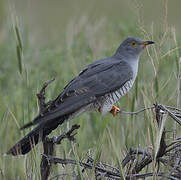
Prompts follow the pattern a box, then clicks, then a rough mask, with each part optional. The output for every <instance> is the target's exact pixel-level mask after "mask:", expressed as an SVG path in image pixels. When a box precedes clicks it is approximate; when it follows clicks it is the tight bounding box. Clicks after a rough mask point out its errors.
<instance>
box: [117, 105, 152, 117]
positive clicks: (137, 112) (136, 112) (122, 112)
mask: <svg viewBox="0 0 181 180" xmlns="http://www.w3.org/2000/svg"><path fill="white" fill-rule="evenodd" d="M154 108H155V106H151V107H148V108H143V109H140V110H138V111H135V112H126V111H119V113H121V114H135V115H136V114H139V113H141V112H143V111H145V110H149V109H154Z"/></svg>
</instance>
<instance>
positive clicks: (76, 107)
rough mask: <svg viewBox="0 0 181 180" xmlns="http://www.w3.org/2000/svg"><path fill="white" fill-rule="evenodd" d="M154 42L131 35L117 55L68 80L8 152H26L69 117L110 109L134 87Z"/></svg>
mask: <svg viewBox="0 0 181 180" xmlns="http://www.w3.org/2000/svg"><path fill="white" fill-rule="evenodd" d="M144 43H147V44H144ZM152 43H153V42H152V41H143V40H141V39H139V38H127V39H126V40H125V41H123V43H122V44H121V45H120V46H119V48H118V49H117V51H116V53H115V54H114V55H113V56H111V57H109V58H105V59H101V60H98V61H95V62H94V63H92V64H90V65H88V66H87V68H86V69H84V70H83V71H82V72H80V74H79V75H78V76H77V77H75V78H74V79H73V80H72V81H71V82H70V83H68V85H67V86H66V87H65V88H64V90H63V92H62V93H61V94H60V95H59V96H58V97H57V98H56V99H55V100H54V101H53V103H52V104H51V106H50V107H49V108H48V109H47V110H46V111H45V112H44V114H43V115H39V116H38V117H36V118H35V119H34V121H32V122H31V123H28V124H27V125H25V126H24V127H23V128H26V127H29V126H30V125H35V124H38V126H37V127H36V128H35V129H34V130H33V131H31V132H30V133H29V134H27V135H26V136H25V137H24V138H23V139H22V140H20V141H19V142H18V143H17V144H15V145H14V146H13V147H12V148H11V149H10V150H9V151H8V153H9V154H12V155H18V154H26V153H27V152H29V151H30V150H31V147H32V143H34V144H37V143H38V141H39V136H40V132H41V137H42V138H44V137H45V136H46V135H48V134H49V133H51V131H52V130H54V129H55V128H57V126H58V125H60V124H62V123H63V122H64V121H65V120H70V119H72V118H74V117H75V116H77V115H79V114H81V113H83V112H85V111H91V110H94V109H97V108H99V109H100V112H101V113H102V114H105V113H106V112H108V111H110V110H111V108H112V105H113V104H114V103H115V102H116V101H118V100H119V99H120V98H121V97H122V96H124V95H125V94H126V93H127V92H128V91H129V90H130V88H131V87H132V85H133V83H134V81H135V79H136V75H137V70H138V61H139V55H140V53H141V51H142V50H143V49H144V47H145V46H146V45H148V44H152Z"/></svg>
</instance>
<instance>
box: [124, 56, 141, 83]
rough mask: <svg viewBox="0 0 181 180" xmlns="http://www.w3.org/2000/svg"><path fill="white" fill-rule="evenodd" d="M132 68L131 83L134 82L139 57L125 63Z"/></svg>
mask: <svg viewBox="0 0 181 180" xmlns="http://www.w3.org/2000/svg"><path fill="white" fill-rule="evenodd" d="M126 62H127V63H128V64H129V65H130V66H131V68H132V71H133V81H135V79H136V76H137V73H138V63H139V57H137V58H133V59H129V60H127V61H126Z"/></svg>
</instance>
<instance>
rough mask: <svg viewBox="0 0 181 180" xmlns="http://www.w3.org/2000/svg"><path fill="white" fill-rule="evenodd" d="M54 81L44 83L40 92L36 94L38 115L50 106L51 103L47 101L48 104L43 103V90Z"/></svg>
mask: <svg viewBox="0 0 181 180" xmlns="http://www.w3.org/2000/svg"><path fill="white" fill-rule="evenodd" d="M54 80H55V78H53V79H51V80H48V81H46V82H45V83H44V84H43V87H42V88H41V90H40V92H39V93H38V94H37V98H38V105H39V114H43V113H44V111H45V110H46V109H47V107H48V106H49V105H50V104H51V101H49V102H48V103H46V102H45V99H46V97H45V90H46V88H47V87H48V85H49V84H50V83H52V82H53V81H54Z"/></svg>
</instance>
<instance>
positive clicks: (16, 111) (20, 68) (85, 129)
mask: <svg viewBox="0 0 181 180" xmlns="http://www.w3.org/2000/svg"><path fill="white" fill-rule="evenodd" d="M74 26H76V24H74ZM85 26H86V27H88V28H87V29H86V28H83V27H81V26H79V25H77V26H76V31H73V30H72V29H71V27H70V29H68V31H67V32H65V34H64V35H65V38H64V43H63V44H62V45H57V44H55V45H50V46H49V47H46V48H45V47H44V48H40V47H39V46H37V47H36V46H32V45H31V43H30V40H29V39H28V30H27V29H26V27H25V29H21V28H20V27H18V24H17V26H16V28H15V32H14V29H13V27H12V26H11V25H10V26H9V27H6V28H7V29H6V33H5V35H4V36H5V37H4V39H5V40H4V41H3V43H2V44H1V45H0V64H1V66H0V100H1V103H0V170H1V171H0V172H2V173H1V174H0V177H2V178H3V179H18V178H19V179H28V177H30V179H39V178H40V169H39V164H40V158H41V155H40V154H41V153H42V147H41V143H40V144H39V145H38V146H37V148H36V149H34V150H33V151H32V152H31V153H29V154H28V155H27V156H21V157H16V158H12V157H11V156H3V154H4V153H6V151H7V150H8V149H9V148H10V147H11V146H12V145H13V144H14V143H15V142H16V141H17V140H19V139H20V138H21V137H23V136H24V135H25V134H26V133H27V132H29V131H30V129H28V130H25V131H19V127H20V126H22V125H23V124H24V123H27V122H29V121H31V120H32V119H33V118H34V117H35V116H36V115H37V113H38V109H37V99H36V93H37V92H38V91H39V90H40V88H41V86H42V84H43V83H44V82H45V81H46V80H49V79H52V77H55V78H56V80H55V81H54V82H53V83H52V84H51V85H50V86H49V87H48V89H47V94H46V95H47V99H52V98H55V97H56V96H57V95H58V94H59V93H60V92H61V90H62V89H63V87H64V86H65V85H66V84H67V83H68V82H69V81H70V80H71V79H72V78H73V77H74V76H75V75H77V74H78V72H79V71H80V70H81V69H83V68H84V67H85V66H86V64H89V63H91V62H93V61H94V60H96V59H100V58H104V57H107V56H111V55H112V54H113V53H114V51H115V50H116V48H117V47H118V45H119V44H120V42H121V41H122V40H123V39H124V38H126V37H127V36H129V35H132V36H139V37H142V38H144V39H147V40H154V41H155V42H156V43H155V45H154V46H152V47H149V48H148V49H147V50H145V52H144V53H143V54H142V56H141V59H140V64H139V73H138V77H137V82H136V83H135V85H134V87H133V88H132V90H131V92H130V93H129V94H127V95H126V96H125V97H123V98H122V99H121V100H120V101H119V103H118V105H119V106H120V107H121V109H123V110H124V111H135V110H137V109H140V108H142V107H149V106H151V105H152V104H153V103H155V102H159V103H162V104H166V105H173V106H176V105H178V106H180V103H178V98H177V92H178V94H179V93H180V92H179V91H177V89H178V88H177V83H178V79H177V75H180V62H179V54H180V44H181V37H179V36H178V37H177V36H176V35H175V32H174V30H173V29H172V28H170V27H169V26H164V27H162V26H161V27H160V32H157V33H154V32H153V31H152V29H153V30H154V26H153V28H151V27H144V26H142V28H137V29H136V31H135V26H136V22H135V23H133V24H126V22H125V24H123V25H122V26H118V25H117V26H115V25H113V24H111V23H108V22H107V23H103V22H100V24H99V23H98V24H94V26H92V25H91V24H89V23H88V22H85ZM138 26H139V25H138ZM138 26H137V27H138ZM96 28H97V29H96ZM105 28H106V31H105V30H104V31H103V33H101V32H102V30H103V29H105ZM150 29H151V30H150ZM21 36H23V38H22V37H21ZM17 37H18V38H17ZM17 55H18V56H17ZM70 123H71V124H73V123H78V124H80V126H81V127H80V129H79V130H78V134H77V135H76V140H77V141H76V143H75V144H74V145H73V146H74V152H70V149H71V144H70V142H68V141H64V142H63V143H62V144H61V145H59V146H57V147H56V154H57V156H58V157H64V156H65V157H72V158H73V159H76V160H78V159H82V158H83V157H85V156H86V154H87V152H88V151H91V153H92V156H93V158H94V159H96V160H97V161H99V160H100V161H103V162H107V163H109V164H113V165H115V166H117V167H118V168H121V167H120V162H121V160H122V159H123V158H124V155H125V152H126V151H127V150H128V149H129V148H130V147H141V148H143V147H149V146H155V141H156V132H157V131H156V125H155V122H154V120H153V114H152V112H151V111H146V112H144V113H141V114H139V115H136V116H130V115H118V116H117V117H116V118H113V117H112V116H111V115H110V114H107V115H106V116H103V117H101V116H100V114H99V113H98V112H93V113H85V114H83V115H81V116H80V117H78V118H76V119H74V120H72V121H71V122H70ZM167 128H168V129H169V130H173V128H174V123H173V122H172V121H169V122H167ZM177 128H178V127H177ZM64 130H65V125H63V126H61V127H59V128H57V129H56V130H55V131H54V132H53V133H52V135H53V134H54V135H58V134H60V133H61V132H63V131H64ZM180 134H181V133H179V131H177V135H178V136H179V135H180ZM78 168H79V167H78ZM78 168H77V169H78ZM151 168H152V167H150V169H151ZM65 171H67V173H72V172H73V168H71V167H70V166H68V167H65V168H62V167H61V166H58V165H54V166H53V168H52V172H51V173H52V174H51V176H53V175H56V174H61V173H63V172H65ZM123 171H124V170H123ZM79 172H80V173H81V171H79ZM88 174H89V175H90V176H89V178H90V177H91V176H93V174H94V172H93V171H92V172H91V171H89V172H88ZM81 176H85V178H86V177H88V176H86V175H85V174H83V175H81ZM69 178H70V179H71V177H69Z"/></svg>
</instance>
